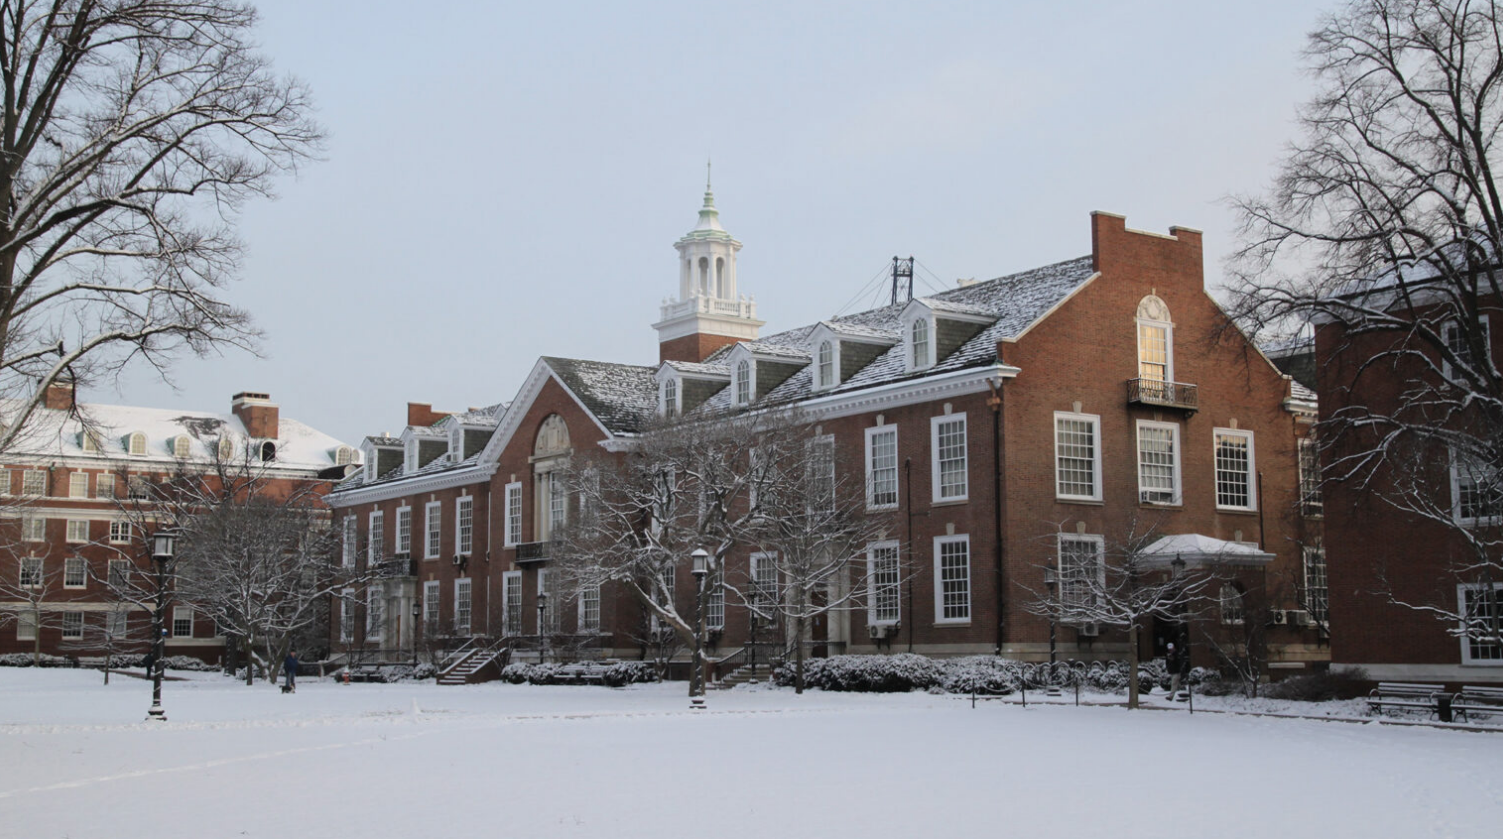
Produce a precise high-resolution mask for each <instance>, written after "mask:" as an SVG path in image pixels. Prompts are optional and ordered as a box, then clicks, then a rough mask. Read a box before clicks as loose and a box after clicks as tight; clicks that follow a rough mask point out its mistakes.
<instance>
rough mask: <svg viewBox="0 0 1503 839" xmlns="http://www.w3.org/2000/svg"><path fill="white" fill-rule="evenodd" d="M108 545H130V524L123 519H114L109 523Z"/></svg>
mask: <svg viewBox="0 0 1503 839" xmlns="http://www.w3.org/2000/svg"><path fill="white" fill-rule="evenodd" d="M110 544H111V545H128V544H130V522H128V521H125V520H124V519H115V520H114V521H111V522H110Z"/></svg>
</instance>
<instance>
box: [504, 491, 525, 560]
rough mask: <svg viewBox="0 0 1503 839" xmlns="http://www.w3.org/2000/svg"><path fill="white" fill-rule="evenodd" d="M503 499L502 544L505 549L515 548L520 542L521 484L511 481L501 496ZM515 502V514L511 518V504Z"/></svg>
mask: <svg viewBox="0 0 1503 839" xmlns="http://www.w3.org/2000/svg"><path fill="white" fill-rule="evenodd" d="M502 498H504V499H505V505H504V506H505V509H504V510H503V514H504V515H505V516H506V519H505V521H504V524H503V538H504V540H505V541H504V542H503V544H505V545H506V547H508V548H511V547H515V546H517V545H519V544H521V542H522V482H521V481H513V482H512V483H509V484H507V485H506V491H505V493H504V494H503V495H502ZM513 501H515V502H516V507H517V514H516V517H515V518H513V517H512V511H511V508H512V502H513Z"/></svg>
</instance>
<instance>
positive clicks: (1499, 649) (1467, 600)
mask: <svg viewBox="0 0 1503 839" xmlns="http://www.w3.org/2000/svg"><path fill="white" fill-rule="evenodd" d="M1456 596H1457V599H1458V600H1459V601H1460V605H1461V614H1462V615H1463V616H1464V617H1465V618H1466V621H1465V622H1464V623H1463V624H1462V627H1461V630H1462V631H1461V663H1462V664H1491V665H1500V664H1503V584H1500V583H1493V584H1491V585H1463V586H1457V592H1456Z"/></svg>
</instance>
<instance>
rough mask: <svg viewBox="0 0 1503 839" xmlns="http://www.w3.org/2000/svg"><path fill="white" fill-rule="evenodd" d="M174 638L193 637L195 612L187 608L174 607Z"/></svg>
mask: <svg viewBox="0 0 1503 839" xmlns="http://www.w3.org/2000/svg"><path fill="white" fill-rule="evenodd" d="M172 637H174V638H192V637H193V610H192V609H191V608H189V607H187V606H173V607H172Z"/></svg>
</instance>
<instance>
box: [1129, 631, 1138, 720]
mask: <svg viewBox="0 0 1503 839" xmlns="http://www.w3.org/2000/svg"><path fill="white" fill-rule="evenodd" d="M1127 707H1128V708H1136V707H1138V621H1137V619H1136V618H1134V619H1133V620H1132V622H1131V623H1129V624H1128V625H1127Z"/></svg>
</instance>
